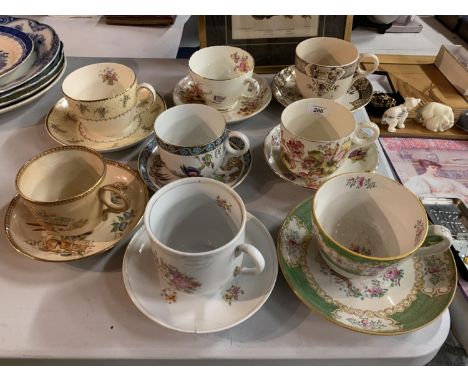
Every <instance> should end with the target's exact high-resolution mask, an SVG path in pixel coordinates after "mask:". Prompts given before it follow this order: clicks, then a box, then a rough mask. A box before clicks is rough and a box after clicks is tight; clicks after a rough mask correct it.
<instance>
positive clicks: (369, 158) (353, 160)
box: [263, 125, 379, 190]
mask: <svg viewBox="0 0 468 382" xmlns="http://www.w3.org/2000/svg"><path fill="white" fill-rule="evenodd" d="M359 133H361V132H359ZM359 133H358V134H359ZM280 140H281V131H280V126H279V125H278V126H276V127H275V128H273V129H272V130H271V131H270V132H269V133H268V135H267V137H266V138H265V142H264V144H263V153H264V155H265V159H266V161H267V163H268V165H269V166H270V168H271V169H272V170H273V172H274V173H275V174H276V175H278V176H279V177H280V178H282V179H284V180H287V181H288V182H291V183H294V184H296V185H298V186H302V187H305V188H308V189H311V190H316V189H318V188H319V187H320V185H321V184H322V183H323V182H325V181H326V180H327V179H329V178H330V177H331V176H335V175H339V174H345V173H348V172H375V171H376V170H377V167H378V166H379V152H378V149H377V145H376V144H375V143H373V144H371V145H369V146H368V147H366V148H360V149H355V150H353V149H351V151H350V152H349V154H348V157H347V158H346V159H345V161H344V163H343V164H342V165H341V166H340V168H339V169H338V170H337V171H335V172H334V173H333V174H332V175H331V176H329V177H326V178H323V179H321V181H320V182H316V181H314V182H311V181H310V180H307V179H305V178H301V177H300V176H297V175H295V174H293V173H292V172H291V171H289V170H288V169H287V168H286V166H285V165H284V163H283V161H282V160H281V156H280V150H281V147H280Z"/></svg>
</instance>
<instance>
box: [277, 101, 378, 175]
mask: <svg viewBox="0 0 468 382" xmlns="http://www.w3.org/2000/svg"><path fill="white" fill-rule="evenodd" d="M366 128H368V129H370V131H371V132H372V135H371V136H368V135H366V134H365V137H364V138H359V137H358V136H357V133H358V131H360V130H363V129H366ZM280 129H281V158H282V160H283V162H284V164H285V165H286V167H287V168H288V169H289V171H291V172H292V173H294V174H295V175H298V176H300V177H303V178H305V179H307V180H308V181H310V182H316V181H320V179H323V178H326V177H328V176H330V175H332V174H333V173H334V172H335V171H336V170H338V168H339V167H340V166H341V165H342V164H343V162H344V160H345V158H346V156H347V154H348V152H349V151H350V150H351V147H352V148H353V149H355V148H358V147H365V146H368V145H370V144H371V143H373V142H374V141H375V140H376V139H377V138H378V137H379V127H378V126H377V125H376V124H375V123H372V122H364V123H359V124H356V121H355V120H354V117H353V114H352V113H351V112H350V111H349V110H347V109H346V108H345V107H344V106H342V105H340V104H338V103H337V102H334V101H332V100H327V99H322V98H308V99H304V100H300V101H296V102H294V103H292V104H291V105H289V106H288V107H287V108H286V109H284V111H283V113H282V114H281V126H280Z"/></svg>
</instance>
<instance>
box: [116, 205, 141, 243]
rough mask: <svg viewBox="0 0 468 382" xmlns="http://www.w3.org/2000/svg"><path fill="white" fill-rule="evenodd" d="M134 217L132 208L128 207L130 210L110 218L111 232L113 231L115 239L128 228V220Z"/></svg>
mask: <svg viewBox="0 0 468 382" xmlns="http://www.w3.org/2000/svg"><path fill="white" fill-rule="evenodd" d="M134 217H135V212H134V211H133V210H132V209H130V210H127V211H125V212H124V213H123V214H121V215H117V216H116V217H115V218H114V219H113V220H112V223H111V225H112V229H111V232H114V234H115V238H116V239H117V238H118V237H120V236H122V235H123V234H124V233H125V231H126V229H127V228H128V225H129V224H130V222H131V221H132V219H133V218H134Z"/></svg>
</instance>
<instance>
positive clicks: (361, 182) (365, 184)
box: [346, 176, 377, 190]
mask: <svg viewBox="0 0 468 382" xmlns="http://www.w3.org/2000/svg"><path fill="white" fill-rule="evenodd" d="M346 186H347V187H349V188H355V189H357V190H359V189H360V188H365V189H366V190H369V189H372V188H375V187H377V185H376V183H375V182H374V181H373V180H372V179H371V178H366V177H364V176H355V177H349V178H348V179H346Z"/></svg>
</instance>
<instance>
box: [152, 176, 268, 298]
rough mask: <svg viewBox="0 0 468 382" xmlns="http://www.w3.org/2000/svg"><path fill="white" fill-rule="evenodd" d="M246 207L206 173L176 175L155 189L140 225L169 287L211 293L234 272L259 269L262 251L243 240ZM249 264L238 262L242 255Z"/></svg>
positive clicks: (187, 291)
mask: <svg viewBox="0 0 468 382" xmlns="http://www.w3.org/2000/svg"><path fill="white" fill-rule="evenodd" d="M246 221H247V212H246V209H245V205H244V203H243V201H242V199H241V197H240V196H239V195H238V194H237V193H236V192H235V191H234V190H233V189H232V188H231V187H229V186H227V185H225V184H223V183H221V182H218V181H217V180H213V179H207V178H184V179H179V180H176V181H175V182H172V183H170V184H168V185H166V186H164V187H163V188H161V189H160V190H159V191H157V192H156V193H155V194H154V195H153V197H152V198H151V199H150V201H149V202H148V204H147V206H146V210H145V228H146V232H147V234H148V237H149V242H150V245H151V250H152V252H153V254H154V256H155V259H156V262H157V265H158V269H159V273H160V275H161V277H162V279H164V280H165V281H166V282H167V283H168V284H169V286H170V287H171V288H173V289H175V290H177V291H180V292H183V293H187V294H212V293H215V292H216V291H218V290H220V289H221V288H222V287H223V286H224V285H226V284H227V283H229V282H230V281H231V280H232V279H233V278H234V277H235V276H237V275H238V274H241V273H243V274H251V275H255V274H259V273H261V272H262V271H263V269H264V267H265V259H264V258H263V255H262V254H261V253H260V252H259V251H258V249H256V248H255V247H254V246H252V245H251V244H246V243H245V225H246ZM244 254H245V255H247V256H249V257H250V259H251V260H252V261H253V264H254V267H252V268H246V267H243V266H242V261H243V256H244Z"/></svg>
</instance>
